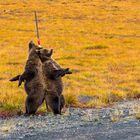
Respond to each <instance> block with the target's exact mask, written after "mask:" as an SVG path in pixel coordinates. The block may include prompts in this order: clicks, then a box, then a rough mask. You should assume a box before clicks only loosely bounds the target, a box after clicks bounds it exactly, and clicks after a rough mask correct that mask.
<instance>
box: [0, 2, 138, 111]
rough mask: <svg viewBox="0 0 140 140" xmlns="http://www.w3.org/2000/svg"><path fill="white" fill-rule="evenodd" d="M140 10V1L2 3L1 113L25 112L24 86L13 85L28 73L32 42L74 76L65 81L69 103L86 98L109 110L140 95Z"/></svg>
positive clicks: (0, 12)
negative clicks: (38, 43) (38, 42)
mask: <svg viewBox="0 0 140 140" xmlns="http://www.w3.org/2000/svg"><path fill="white" fill-rule="evenodd" d="M139 5H140V2H139V1H136V0H126V1H112V0H105V1H103V0H96V1H93V0H91V1H87V0H58V1H50V0H47V1H46V0H39V1H38V0H28V1H20V0H15V1H13V0H5V1H0V27H1V29H0V35H1V39H0V58H1V61H0V85H1V87H0V110H11V109H12V110H23V108H24V101H25V97H26V94H25V92H24V89H23V87H20V88H18V87H17V83H10V82H9V81H8V80H9V79H10V78H11V77H12V76H14V75H16V74H19V73H21V72H22V71H23V69H24V64H25V61H26V57H27V50H28V46H27V44H28V42H29V41H30V40H33V41H36V34H35V23H34V13H33V11H34V10H36V11H37V12H38V16H39V28H40V35H41V44H42V46H44V47H46V48H53V49H54V50H55V53H54V58H55V59H56V60H57V61H58V62H59V63H60V64H61V65H62V67H70V68H71V69H72V70H73V74H72V75H70V76H65V77H64V83H65V91H64V94H65V97H66V100H67V102H68V104H71V105H74V106H82V104H81V103H78V100H77V97H78V95H80V94H83V95H89V96H98V99H97V100H93V101H90V102H89V103H87V104H84V105H83V106H87V107H96V106H106V105H108V104H110V103H113V102H115V101H118V100H123V99H127V98H137V97H139V96H140V74H139V72H140V61H139V60H140V57H139V56H140V55H139V54H140V34H139V23H140V22H139V21H140V20H139V17H140V12H139Z"/></svg>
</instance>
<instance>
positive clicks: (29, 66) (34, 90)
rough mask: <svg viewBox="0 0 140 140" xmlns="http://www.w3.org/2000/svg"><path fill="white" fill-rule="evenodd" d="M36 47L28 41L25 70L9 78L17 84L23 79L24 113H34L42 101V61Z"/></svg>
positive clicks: (43, 82) (43, 88)
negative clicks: (25, 95) (25, 94)
mask: <svg viewBox="0 0 140 140" xmlns="http://www.w3.org/2000/svg"><path fill="white" fill-rule="evenodd" d="M36 49H40V48H39V47H38V46H37V45H35V44H34V43H33V42H32V41H31V42H30V43H29V55H28V59H27V62H26V65H25V71H24V72H23V74H22V75H17V76H16V77H14V78H12V79H10V81H16V80H19V86H20V85H21V83H22V81H24V88H25V91H26V93H27V98H26V102H25V109H26V114H35V112H36V111H37V109H38V107H39V106H40V105H41V104H42V102H43V101H44V93H45V92H44V91H45V81H44V77H43V75H42V62H41V60H40V58H39V56H38V55H37V53H36ZM50 55H51V52H50Z"/></svg>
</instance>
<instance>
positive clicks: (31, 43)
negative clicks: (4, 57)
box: [29, 41, 35, 50]
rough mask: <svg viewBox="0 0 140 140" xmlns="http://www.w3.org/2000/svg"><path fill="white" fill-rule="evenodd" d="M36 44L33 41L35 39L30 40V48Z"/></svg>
mask: <svg viewBox="0 0 140 140" xmlns="http://www.w3.org/2000/svg"><path fill="white" fill-rule="evenodd" d="M34 45H35V44H34V43H33V41H30V42H29V50H30V49H31V48H32V47H33V46H34Z"/></svg>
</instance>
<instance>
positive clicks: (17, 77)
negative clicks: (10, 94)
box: [9, 75, 20, 82]
mask: <svg viewBox="0 0 140 140" xmlns="http://www.w3.org/2000/svg"><path fill="white" fill-rule="evenodd" d="M19 77H20V75H17V76H15V77H13V78H11V79H10V80H9V81H11V82H13V81H18V80H19Z"/></svg>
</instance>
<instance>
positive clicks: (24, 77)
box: [18, 71, 35, 86]
mask: <svg viewBox="0 0 140 140" xmlns="http://www.w3.org/2000/svg"><path fill="white" fill-rule="evenodd" d="M34 75H35V74H34V72H31V71H25V72H24V73H23V74H22V75H21V76H20V77H19V83H18V86H21V84H22V82H24V80H26V81H30V80H31V79H32V78H33V77H34Z"/></svg>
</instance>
